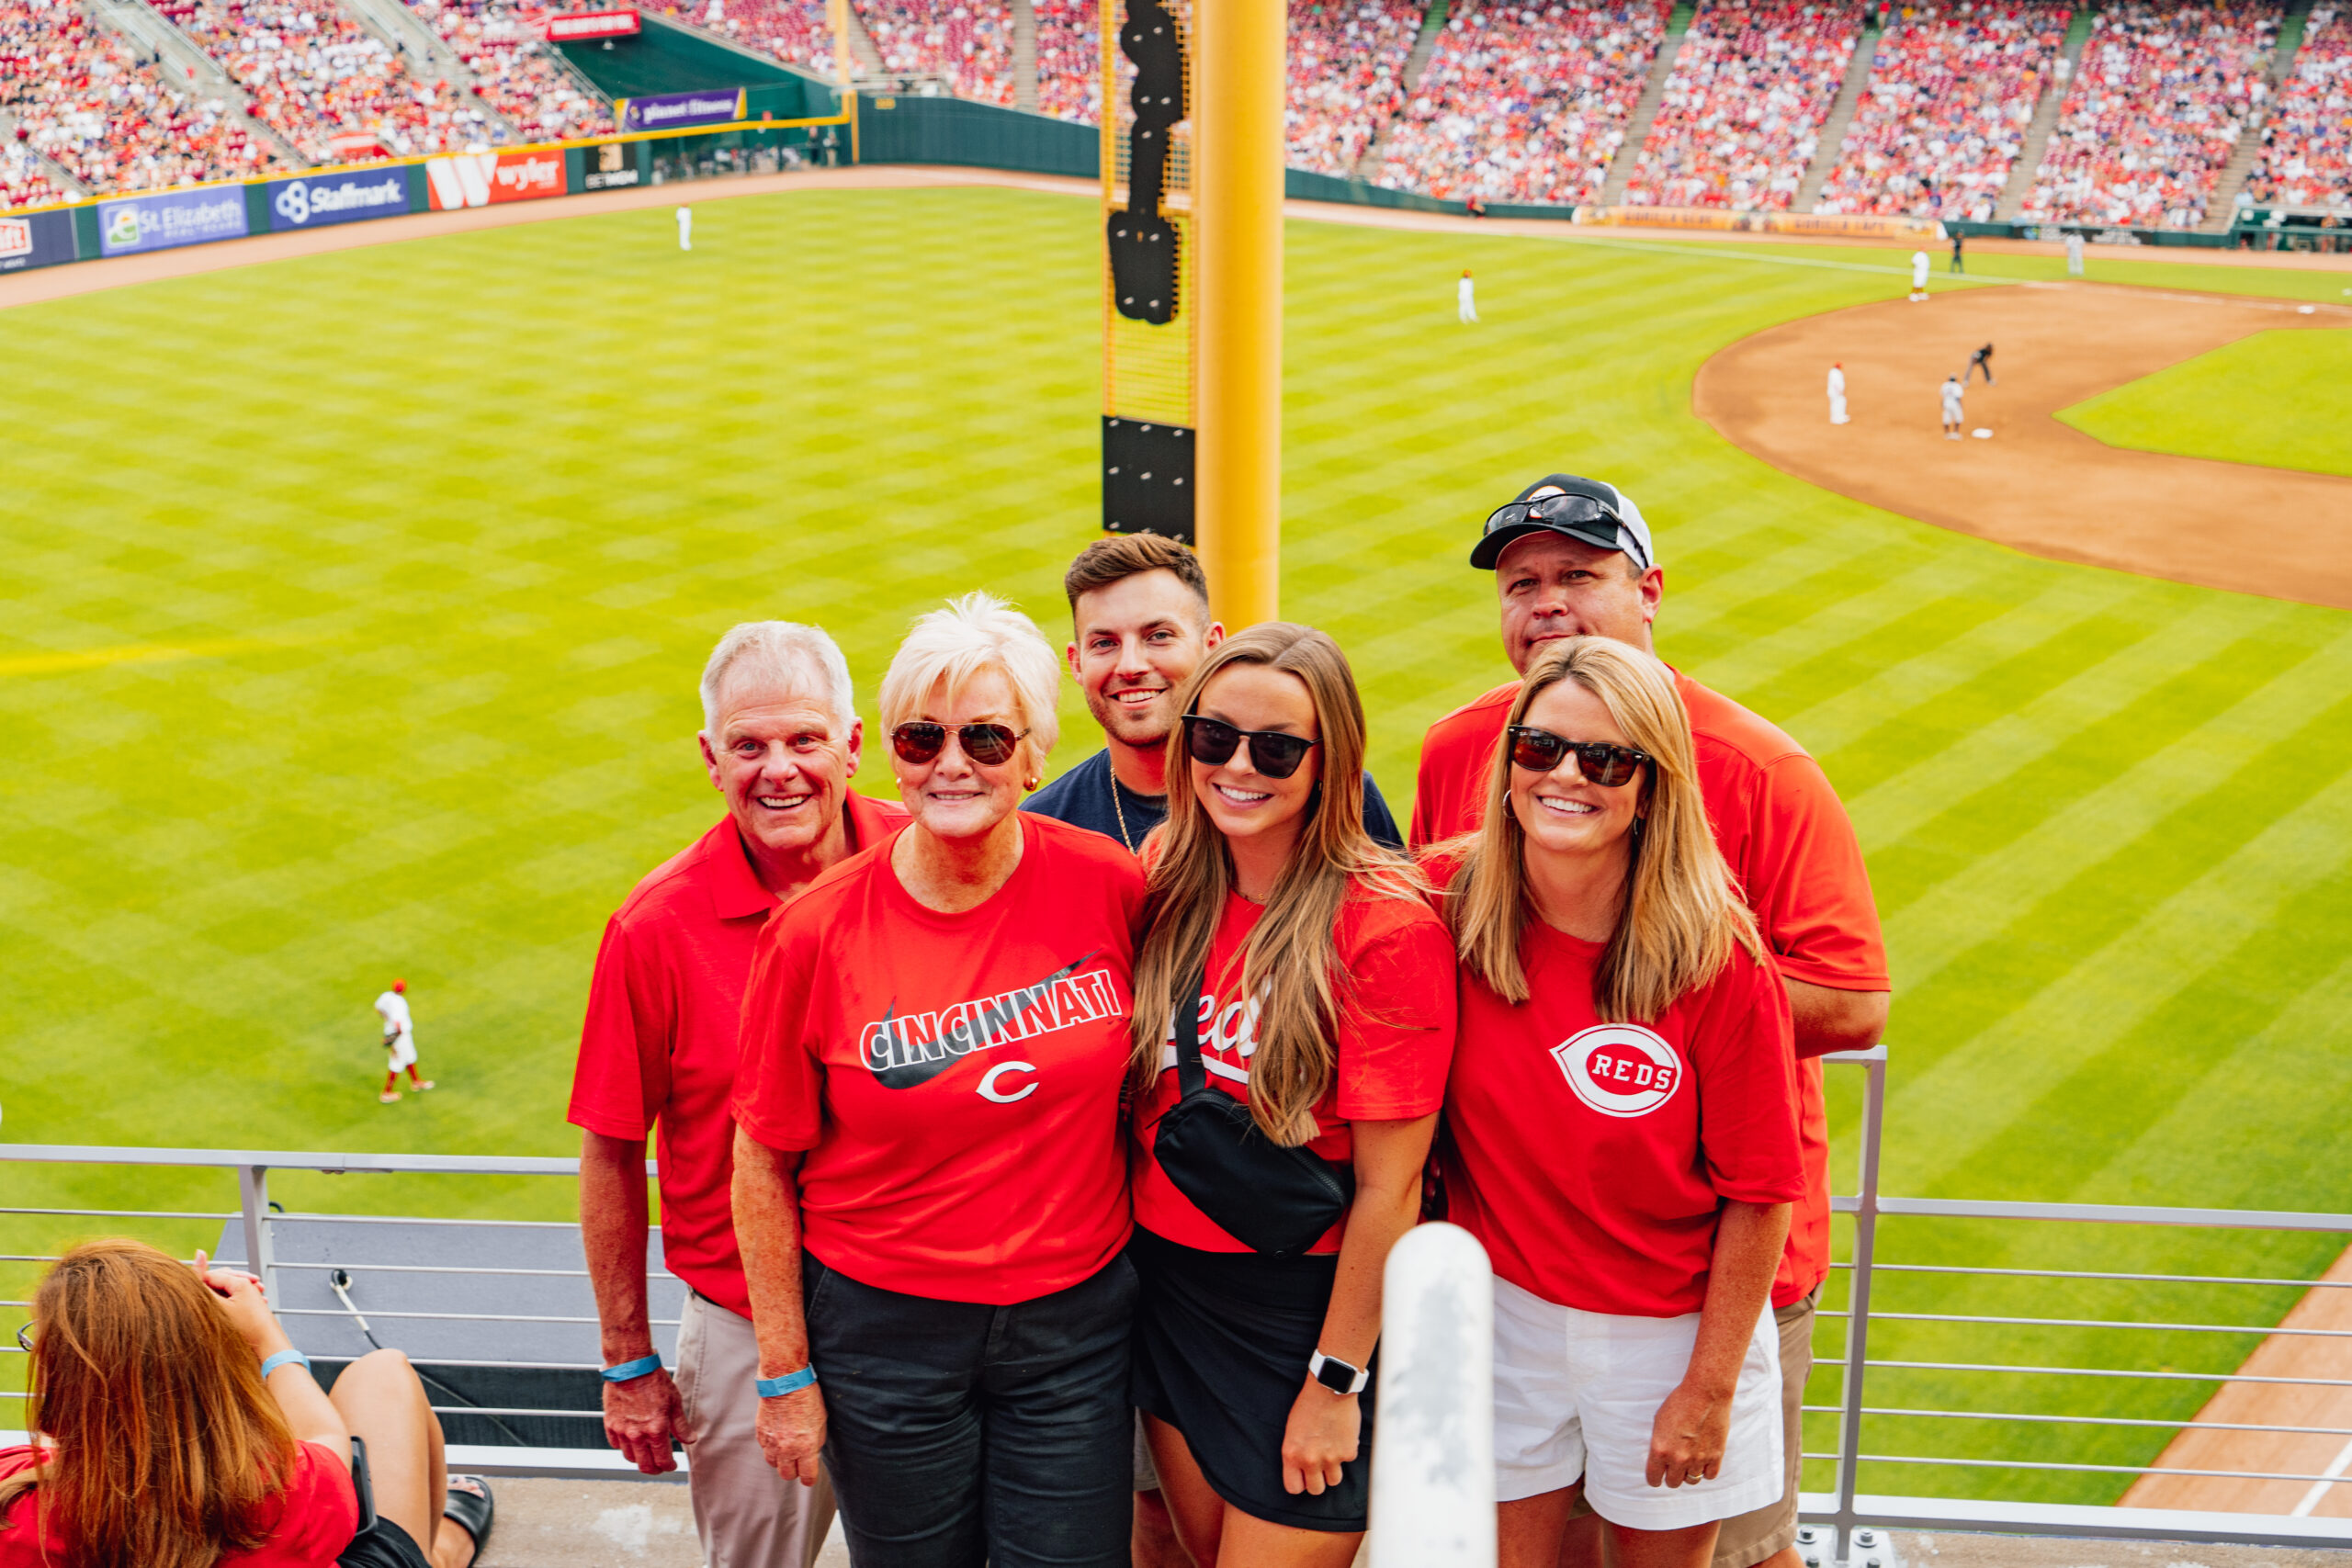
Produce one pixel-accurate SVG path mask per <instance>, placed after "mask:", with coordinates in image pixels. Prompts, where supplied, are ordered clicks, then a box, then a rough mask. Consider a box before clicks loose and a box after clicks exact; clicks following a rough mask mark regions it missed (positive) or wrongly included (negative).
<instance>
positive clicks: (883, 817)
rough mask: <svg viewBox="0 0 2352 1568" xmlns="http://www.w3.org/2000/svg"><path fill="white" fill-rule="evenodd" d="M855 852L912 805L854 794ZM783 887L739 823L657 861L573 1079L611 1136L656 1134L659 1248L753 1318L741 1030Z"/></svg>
mask: <svg viewBox="0 0 2352 1568" xmlns="http://www.w3.org/2000/svg"><path fill="white" fill-rule="evenodd" d="M843 810H844V811H845V812H846V813H847V817H848V822H847V824H846V831H847V832H848V835H849V842H850V847H851V849H852V850H859V849H863V848H865V847H866V846H868V845H871V844H874V843H876V842H877V841H878V840H882V839H884V838H886V837H888V835H889V834H890V833H891V832H892V831H893V830H894V829H896V828H897V827H898V825H899V823H901V822H903V821H905V820H906V817H907V813H906V811H905V809H904V808H903V807H899V806H896V805H890V804H886V803H884V802H882V801H878V800H868V799H866V798H865V796H864V795H854V794H853V795H848V796H846V798H845V801H844V804H843ZM775 907H776V900H775V896H774V895H772V894H770V893H769V892H768V890H767V889H766V888H764V887H763V886H760V879H759V878H758V877H757V876H756V875H754V874H752V863H751V858H750V857H749V856H748V855H746V854H745V853H744V852H743V840H742V839H741V835H740V834H739V833H738V832H737V830H736V828H735V819H734V818H731V817H722V818H719V819H718V826H716V827H714V828H712V829H710V831H709V832H707V833H705V834H704V835H703V836H702V837H701V838H699V839H697V840H695V841H694V842H693V843H692V844H690V845H688V846H687V847H686V848H685V849H684V850H683V851H681V852H679V853H678V854H676V855H674V856H673V857H672V858H671V859H669V860H667V861H665V862H663V863H662V864H661V865H659V866H657V867H656V868H654V870H653V871H652V873H651V874H649V875H648V876H647V877H646V878H645V880H644V881H642V882H640V883H639V884H638V885H637V887H636V890H635V891H633V892H631V893H630V894H629V896H628V899H627V900H626V901H625V902H624V903H623V904H622V905H621V907H620V909H619V911H618V912H617V913H616V914H615V915H614V916H613V918H612V919H611V920H610V921H608V922H606V924H605V942H604V945H603V946H602V947H601V948H599V949H598V950H597V953H596V973H595V977H594V979H593V980H591V981H590V982H589V985H588V1017H587V1021H585V1022H584V1023H582V1026H581V1030H580V1059H579V1062H578V1065H577V1066H574V1067H573V1069H572V1075H571V1111H570V1112H569V1113H568V1116H569V1120H570V1121H571V1123H572V1125H574V1126H576V1127H584V1128H586V1129H587V1130H588V1131H589V1132H592V1133H601V1134H604V1135H605V1136H606V1137H611V1138H628V1139H632V1140H635V1141H637V1142H639V1143H642V1142H643V1141H644V1139H645V1136H646V1134H648V1133H656V1134H658V1135H657V1136H656V1138H655V1140H654V1160H655V1165H656V1168H658V1169H659V1170H660V1171H661V1173H662V1177H661V1182H662V1258H663V1259H664V1260H665V1262H666V1264H667V1266H668V1268H669V1270H670V1272H671V1273H673V1274H675V1275H676V1276H677V1277H678V1278H679V1279H681V1280H684V1281H685V1282H686V1283H687V1284H688V1285H691V1286H692V1287H694V1289H695V1291H697V1292H700V1293H701V1294H702V1295H703V1297H704V1298H705V1299H706V1300H708V1301H712V1302H716V1303H718V1304H719V1305H720V1306H723V1307H725V1308H727V1309H728V1310H729V1312H734V1313H740V1314H743V1315H744V1316H746V1317H748V1316H750V1315H751V1312H752V1298H751V1294H750V1292H748V1291H747V1290H746V1289H745V1287H744V1284H743V1257H742V1254H741V1253H740V1252H739V1251H737V1250H736V1247H735V1214H734V1208H733V1203H732V1200H731V1197H730V1194H729V1185H730V1183H731V1182H732V1180H733V1179H734V1174H735V1156H734V1149H735V1122H734V1119H733V1118H732V1117H731V1116H730V1115H729V1113H728V1109H727V1101H728V1098H729V1096H730V1095H732V1094H733V1093H734V1091H735V1032H736V1029H737V1027H738V1025H739V1024H740V1023H741V1020H742V1016H743V989H744V987H745V985H746V983H747V982H749V980H750V979H751V975H752V950H753V948H755V947H756V946H757V945H758V943H759V940H760V930H761V928H762V927H763V926H764V925H766V924H767V919H768V916H769V915H771V914H773V913H774V912H775Z"/></svg>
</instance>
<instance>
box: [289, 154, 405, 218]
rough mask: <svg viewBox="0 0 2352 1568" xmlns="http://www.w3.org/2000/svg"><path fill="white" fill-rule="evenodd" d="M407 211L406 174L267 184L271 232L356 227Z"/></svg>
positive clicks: (378, 172)
mask: <svg viewBox="0 0 2352 1568" xmlns="http://www.w3.org/2000/svg"><path fill="white" fill-rule="evenodd" d="M407 210H408V171H407V170H406V169H398V168H395V169H369V170H367V171H365V172H364V173H359V174H349V175H321V176H318V177H315V178H305V179H298V180H272V181H270V182H269V226H270V228H271V230H273V231H279V232H282V231H286V230H288V229H316V228H318V227H320V226H321V225H322V224H327V223H357V222H360V221H363V220H367V219H369V218H390V217H393V216H395V215H396V214H399V213H402V212H406V211H407Z"/></svg>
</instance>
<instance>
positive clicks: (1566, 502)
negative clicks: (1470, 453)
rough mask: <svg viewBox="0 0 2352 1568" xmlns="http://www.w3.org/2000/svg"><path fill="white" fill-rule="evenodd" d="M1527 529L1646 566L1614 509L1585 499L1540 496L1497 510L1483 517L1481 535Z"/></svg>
mask: <svg viewBox="0 0 2352 1568" xmlns="http://www.w3.org/2000/svg"><path fill="white" fill-rule="evenodd" d="M1529 526H1533V527H1540V528H1554V529H1557V530H1559V531H1560V532H1562V533H1566V534H1570V535H1573V536H1576V537H1577V538H1580V539H1583V540H1584V541H1585V542H1586V543H1587V544H1590V545H1598V546H1600V547H1601V548H1603V549H1610V550H1618V549H1622V550H1623V551H1624V552H1625V554H1627V555H1628V556H1631V557H1632V558H1634V563H1635V564H1636V565H1639V566H1642V567H1645V568H1646V567H1647V566H1648V565H1649V564H1650V563H1649V562H1648V561H1647V560H1645V559H1644V558H1643V556H1642V550H1641V545H1640V542H1639V541H1638V540H1636V539H1635V538H1634V531H1633V530H1632V529H1631V528H1628V527H1626V526H1625V520H1624V518H1623V517H1621V516H1619V515H1618V513H1617V509H1616V508H1615V507H1613V506H1611V505H1609V504H1608V503H1607V502H1603V501H1600V500H1598V499H1596V498H1595V497H1592V496H1589V495H1575V494H1566V493H1564V494H1560V495H1544V496H1538V497H1536V498H1535V499H1534V500H1533V501H1514V502H1510V503H1509V504H1508V505H1504V506H1498V507H1496V508H1495V509H1494V511H1493V512H1491V513H1487V526H1486V529H1485V532H1486V533H1488V534H1495V533H1499V532H1501V531H1502V530H1503V529H1506V528H1521V527H1529Z"/></svg>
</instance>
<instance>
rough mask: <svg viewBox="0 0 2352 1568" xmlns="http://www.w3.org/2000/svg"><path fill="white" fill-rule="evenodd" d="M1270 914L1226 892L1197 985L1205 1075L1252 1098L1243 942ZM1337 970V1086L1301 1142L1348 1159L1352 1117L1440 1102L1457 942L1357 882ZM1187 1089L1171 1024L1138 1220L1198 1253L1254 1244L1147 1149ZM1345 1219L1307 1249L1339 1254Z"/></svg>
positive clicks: (1414, 909)
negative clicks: (1203, 980)
mask: <svg viewBox="0 0 2352 1568" xmlns="http://www.w3.org/2000/svg"><path fill="white" fill-rule="evenodd" d="M1262 913H1264V907H1263V906H1262V905H1258V904H1253V903H1251V902H1250V900H1249V899H1247V898H1244V897H1241V895H1240V894H1238V893H1231V894H1227V896H1226V902H1225V910H1224V913H1223V915H1222V916H1221V917H1220V918H1219V919H1218V921H1217V928H1216V935H1215V936H1214V937H1212V938H1210V940H1209V959H1208V971H1207V979H1208V987H1207V988H1206V989H1205V990H1204V991H1203V992H1202V994H1201V1001H1200V1021H1201V1063H1202V1065H1203V1066H1205V1067H1206V1068H1207V1069H1208V1078H1209V1082H1210V1083H1212V1084H1214V1085H1216V1087H1217V1088H1219V1089H1223V1090H1225V1091H1226V1092H1227V1094H1230V1095H1232V1096H1233V1097H1234V1098H1235V1099H1237V1100H1247V1099H1249V1098H1250V1065H1251V1063H1250V1058H1251V1057H1253V1056H1254V1055H1257V1051H1258V1035H1257V1022H1258V1003H1257V1002H1256V1000H1255V999H1254V998H1248V997H1245V996H1244V995H1243V992H1242V987H1241V972H1242V966H1243V962H1244V953H1245V944H1246V943H1247V942H1249V940H1250V931H1252V930H1254V929H1255V928H1256V926H1257V924H1258V917H1259V916H1260V915H1261V914H1262ZM1336 942H1337V944H1338V953H1337V960H1338V968H1339V978H1340V993H1339V994H1340V1037H1339V1039H1338V1041H1337V1042H1336V1045H1337V1052H1336V1055H1337V1056H1338V1062H1337V1066H1336V1070H1335V1071H1334V1073H1333V1075H1332V1081H1331V1087H1330V1088H1329V1089H1326V1090H1325V1091H1324V1094H1323V1098H1322V1099H1321V1100H1318V1101H1317V1102H1316V1106H1315V1122H1316V1126H1317V1129H1318V1131H1317V1135H1316V1136H1315V1138H1314V1139H1313V1140H1312V1141H1311V1142H1309V1143H1308V1144H1307V1145H1306V1147H1307V1148H1308V1149H1310V1150H1312V1151H1313V1152H1314V1153H1316V1154H1317V1155H1320V1156H1322V1157H1323V1158H1325V1159H1328V1160H1335V1161H1339V1162H1340V1163H1342V1164H1344V1163H1346V1162H1347V1161H1348V1160H1349V1159H1351V1158H1352V1157H1353V1156H1354V1152H1355V1140H1354V1139H1353V1138H1352V1137H1351V1135H1350V1134H1349V1130H1348V1128H1349V1123H1350V1122H1409V1121H1411V1120H1412V1119H1413V1118H1414V1117H1417V1116H1428V1115H1430V1114H1432V1113H1434V1112H1435V1111H1439V1110H1441V1109H1442V1108H1443V1106H1444V1104H1445V1073H1446V1067H1447V1065H1448V1064H1449V1063H1450V1062H1451V1061H1452V1060H1453V1030H1454V999H1453V989H1454V961H1453V942H1452V941H1451V940H1450V939H1449V938H1448V937H1447V936H1446V934H1445V927H1444V925H1443V924H1442V922H1441V921H1440V920H1439V919H1438V918H1437V916H1436V915H1435V914H1434V913H1432V912H1431V911H1430V907H1429V906H1428V905H1427V904H1425V903H1423V902H1422V901H1421V900H1420V899H1419V898H1398V897H1389V896H1386V895H1384V894H1378V893H1373V892H1368V891H1357V892H1353V893H1351V895H1350V897H1349V898H1348V901H1347V902H1346V903H1345V904H1344V905H1342V906H1341V907H1340V925H1339V931H1338V932H1337V934H1336ZM1181 1098H1182V1089H1180V1088H1179V1086H1178V1084H1177V1081H1176V1045H1175V1041H1174V1037H1173V1035H1172V1033H1171V1035H1170V1041H1169V1043H1168V1045H1167V1047H1166V1048H1165V1049H1164V1050H1163V1052H1162V1053H1161V1055H1160V1074H1159V1077H1158V1078H1157V1079H1156V1080H1155V1081H1154V1082H1153V1084H1152V1086H1151V1088H1150V1089H1149V1090H1148V1092H1147V1093H1146V1094H1145V1095H1144V1097H1143V1099H1142V1100H1141V1101H1140V1102H1139V1103H1138V1104H1137V1105H1136V1117H1135V1127H1136V1162H1135V1169H1136V1176H1135V1190H1136V1224H1139V1225H1141V1226H1142V1227H1143V1228H1144V1229H1146V1230H1148V1231H1149V1232H1151V1233H1152V1234H1153V1235H1158V1236H1161V1237H1164V1238H1165V1239H1167V1240H1169V1241H1172V1242H1175V1243H1177V1244H1178V1245H1180V1246H1182V1247H1196V1248H1198V1249H1199V1250H1201V1251H1203V1252H1247V1251H1249V1250H1250V1248H1249V1247H1246V1246H1244V1245H1243V1244H1242V1243H1240V1242H1238V1241H1236V1240H1235V1239H1234V1238H1233V1237H1232V1236H1231V1235H1228V1234H1227V1232H1226V1231H1225V1229H1224V1227H1222V1226H1221V1225H1219V1224H1217V1223H1216V1221H1214V1220H1212V1219H1210V1218H1209V1217H1208V1216H1207V1215H1206V1214H1204V1213H1201V1211H1200V1210H1199V1209H1198V1208H1196V1207H1194V1206H1193V1201H1192V1200H1191V1199H1189V1198H1187V1197H1185V1196H1184V1195H1183V1194H1182V1192H1179V1191H1178V1190H1176V1185H1175V1183H1173V1182H1171V1181H1170V1180H1169V1179H1168V1176H1167V1173H1166V1172H1164V1171H1162V1170H1161V1169H1160V1168H1159V1161H1158V1160H1156V1159H1154V1158H1153V1157H1152V1147H1153V1145H1154V1144H1155V1143H1156V1142H1157V1140H1158V1139H1159V1120H1160V1118H1161V1117H1163V1116H1165V1115H1167V1114H1168V1112H1169V1111H1170V1110H1171V1109H1173V1108H1174V1106H1175V1104H1176V1101H1177V1100H1179V1099H1181ZM1346 1230H1347V1222H1346V1221H1345V1220H1344V1219H1342V1220H1341V1221H1340V1223H1339V1224H1335V1225H1333V1226H1332V1227H1331V1228H1330V1230H1329V1232H1327V1233H1325V1235H1324V1236H1323V1238H1322V1239H1321V1240H1320V1241H1318V1242H1317V1243H1316V1244H1315V1246H1314V1247H1313V1248H1312V1249H1311V1250H1313V1251H1316V1252H1337V1251H1339V1250H1340V1236H1341V1235H1343V1234H1344V1233H1345V1231H1346Z"/></svg>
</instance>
